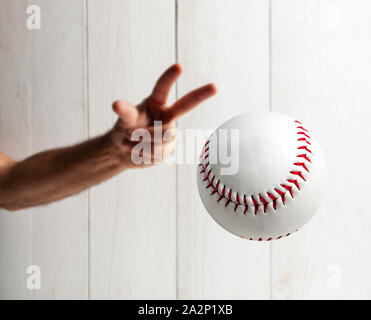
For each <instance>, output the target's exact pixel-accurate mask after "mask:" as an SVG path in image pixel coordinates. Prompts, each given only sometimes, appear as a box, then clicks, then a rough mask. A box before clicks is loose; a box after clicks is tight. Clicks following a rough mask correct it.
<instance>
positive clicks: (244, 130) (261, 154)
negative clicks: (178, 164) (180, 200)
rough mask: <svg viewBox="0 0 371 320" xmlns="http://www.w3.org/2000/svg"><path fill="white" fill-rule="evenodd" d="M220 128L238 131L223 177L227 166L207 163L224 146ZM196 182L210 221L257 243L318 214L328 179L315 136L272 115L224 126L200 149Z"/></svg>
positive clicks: (235, 120)
mask: <svg viewBox="0 0 371 320" xmlns="http://www.w3.org/2000/svg"><path fill="white" fill-rule="evenodd" d="M220 129H227V130H229V131H230V129H239V139H232V140H231V139H228V144H231V145H229V146H228V150H233V148H234V147H238V150H239V153H238V155H237V157H238V160H239V169H238V172H237V173H236V174H233V175H226V174H222V173H221V168H223V167H225V165H224V166H223V165H222V164H221V163H219V162H218V161H213V162H214V163H212V161H210V159H211V158H212V157H211V155H214V157H213V158H215V155H216V154H217V153H216V152H217V151H218V149H219V148H221V147H226V146H220V145H219V146H218V134H217V132H219V131H220ZM228 152H230V151H228ZM232 157H233V154H232ZM217 158H218V157H217ZM234 160H236V159H234ZM197 180H198V189H199V193H200V196H201V199H202V202H203V204H204V205H205V207H206V209H207V211H208V212H209V213H210V215H211V216H212V217H213V219H214V220H215V221H216V222H217V223H218V224H220V225H221V226H222V227H223V228H225V229H226V230H228V231H230V232H231V233H233V234H235V235H238V236H240V237H243V238H247V239H250V240H258V241H262V240H268V241H269V240H274V239H280V238H282V237H285V236H288V235H290V234H292V233H293V232H295V231H297V230H298V229H299V228H300V227H302V226H303V225H304V224H305V223H306V222H307V221H308V220H309V219H310V218H311V217H312V215H313V214H314V213H315V212H316V210H317V208H318V206H319V204H320V202H321V200H322V198H323V195H324V192H325V188H326V181H327V179H326V164H325V159H324V157H323V153H322V151H321V148H320V146H319V144H318V142H317V141H316V140H315V138H314V137H313V134H312V133H311V132H310V131H309V130H308V129H307V128H306V127H305V126H304V125H303V124H302V123H301V122H299V121H297V120H294V119H291V118H289V117H287V116H284V115H282V114H278V113H274V112H251V113H246V114H243V115H239V116H237V117H234V118H232V119H230V120H228V121H227V122H225V123H224V124H222V125H221V126H220V127H219V128H218V129H217V131H216V132H215V133H214V134H212V135H211V136H210V138H209V139H208V140H207V142H206V144H205V146H204V148H203V151H202V154H201V157H200V163H199V166H198V171H197Z"/></svg>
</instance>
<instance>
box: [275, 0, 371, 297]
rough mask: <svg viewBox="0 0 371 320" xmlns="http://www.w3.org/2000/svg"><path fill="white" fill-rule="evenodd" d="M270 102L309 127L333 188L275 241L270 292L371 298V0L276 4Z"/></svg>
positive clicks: (294, 0) (308, 295) (276, 293)
mask: <svg viewBox="0 0 371 320" xmlns="http://www.w3.org/2000/svg"><path fill="white" fill-rule="evenodd" d="M272 4H273V6H272V108H273V110H274V111H279V112H283V113H286V114H288V115H291V116H293V117H296V118H299V119H301V120H302V121H303V122H304V123H306V124H307V125H308V126H310V127H311V128H312V129H313V132H314V134H315V135H316V136H317V138H318V139H319V141H320V142H321V144H322V147H323V149H324V152H325V154H326V156H327V162H328V168H329V176H330V184H329V190H328V195H327V198H326V200H325V202H324V205H323V206H322V207H321V209H320V210H319V212H318V213H317V215H316V216H315V217H314V219H313V220H312V221H311V222H310V223H309V224H308V225H307V226H306V227H305V228H303V229H302V230H301V231H300V232H298V233H296V234H295V235H294V236H293V237H289V238H287V239H284V240H283V241H278V242H274V243H273V263H272V270H273V298H281V299H293V298H297V299H301V298H303V299H315V298H317V299H328V298H332V299H336V298H341V299H344V298H348V299H357V298H360V299H362V298H368V299H369V298H370V294H371V291H370V283H371V275H370V272H369V270H370V267H371V260H370V250H371V241H370V240H371V236H370V232H369V230H370V228H371V220H370V214H371V210H370V209H369V208H368V205H367V204H365V202H366V203H367V201H368V200H369V197H370V194H371V187H370V184H369V182H368V180H370V178H371V173H370V169H369V165H370V152H369V150H368V145H369V142H368V140H369V138H370V136H371V127H370V125H369V121H370V119H371V109H370V101H371V82H370V79H369V75H370V73H371V46H370V44H371V43H370V37H371V19H370V16H369V12H370V10H371V2H370V1H364V0H356V1H334V0H329V1H327V0H326V1H319V0H315V1H312V0H305V1H296V0H284V1H273V2H272Z"/></svg>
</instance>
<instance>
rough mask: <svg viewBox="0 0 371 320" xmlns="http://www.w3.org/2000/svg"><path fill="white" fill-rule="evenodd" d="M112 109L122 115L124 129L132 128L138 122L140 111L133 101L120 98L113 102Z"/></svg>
mask: <svg viewBox="0 0 371 320" xmlns="http://www.w3.org/2000/svg"><path fill="white" fill-rule="evenodd" d="M112 109H113V111H114V112H115V113H116V114H117V115H118V116H119V117H120V119H121V123H122V128H123V129H130V128H132V127H134V126H135V124H136V123H137V121H138V115H139V113H138V110H137V108H136V107H135V106H134V105H132V104H131V103H129V102H126V101H122V100H118V101H115V102H114V103H113V105H112Z"/></svg>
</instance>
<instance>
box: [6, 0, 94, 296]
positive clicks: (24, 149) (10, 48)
mask: <svg viewBox="0 0 371 320" xmlns="http://www.w3.org/2000/svg"><path fill="white" fill-rule="evenodd" d="M28 4H29V1H21V0H18V1H9V0H1V1H0V150H1V151H3V152H5V153H7V154H9V155H10V156H12V157H14V158H16V159H22V158H24V157H25V156H28V155H30V154H32V153H35V152H37V151H40V150H44V149H47V148H54V147H56V146H61V145H66V144H71V143H75V142H77V141H79V140H82V139H84V138H85V132H86V116H85V115H86V104H85V85H84V74H85V65H84V56H85V53H84V30H85V23H84V1H82V0H81V1H76V0H64V1H57V0H54V1H33V2H32V4H37V5H39V6H40V8H41V14H42V16H41V17H42V24H41V27H42V28H41V30H32V31H31V30H28V29H27V28H26V18H27V15H26V8H27V5H28ZM87 253H88V251H87V193H83V194H81V195H79V196H75V197H71V198H69V199H67V200H64V201H61V202H58V203H55V204H50V205H47V206H43V207H38V208H35V209H30V210H24V211H21V212H12V213H10V212H7V211H5V210H1V212H0V257H1V258H0V299H40V298H49V299H54V298H61V299H63V298H72V299H75V298H78V299H83V298H86V297H87V287H88V283H87ZM29 265H38V266H39V267H40V268H41V290H37V291H30V290H28V289H27V288H26V279H27V274H26V269H27V267H28V266H29Z"/></svg>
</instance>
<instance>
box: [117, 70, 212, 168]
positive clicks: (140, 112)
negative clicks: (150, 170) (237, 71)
mask: <svg viewBox="0 0 371 320" xmlns="http://www.w3.org/2000/svg"><path fill="white" fill-rule="evenodd" d="M181 73H182V68H181V66H180V65H179V64H174V65H173V66H171V67H170V68H169V69H167V70H166V71H165V72H164V73H163V74H162V76H161V77H160V78H159V79H158V81H157V83H156V85H155V87H154V89H153V91H152V93H151V95H150V96H149V97H147V98H146V99H145V100H144V101H143V102H142V103H140V104H139V105H138V106H134V105H133V104H131V103H129V102H125V101H121V100H119V101H116V102H114V103H113V105H112V108H113V110H114V112H115V113H116V114H117V115H118V116H119V119H118V120H117V122H116V124H115V126H114V128H113V129H112V131H111V132H110V136H111V138H112V141H113V143H114V145H115V146H116V147H117V148H118V149H119V150H120V152H122V153H123V154H124V155H126V157H125V159H127V163H128V164H131V165H132V166H135V165H134V163H132V161H131V154H132V152H133V150H134V148H135V146H136V145H137V144H138V136H137V135H135V134H134V135H133V132H135V130H137V129H140V131H137V132H143V130H145V131H146V132H147V133H148V134H147V135H143V136H141V138H140V139H141V140H140V141H141V143H142V144H143V143H147V144H150V146H151V148H150V150H151V152H150V154H148V155H146V154H141V155H140V156H141V157H142V158H143V160H144V164H143V165H148V164H149V163H150V164H154V163H157V162H160V161H162V160H163V159H165V158H166V157H167V156H169V155H170V154H171V153H172V152H173V151H174V149H175V146H176V130H175V120H176V119H178V118H179V117H180V116H182V115H183V114H185V113H187V112H189V111H190V110H192V109H193V108H195V107H196V106H198V105H199V104H200V103H201V102H203V101H205V100H206V99H208V98H210V97H211V96H213V95H215V94H216V92H217V89H216V86H215V85H214V84H213V83H210V84H207V85H205V86H202V87H200V88H198V89H195V90H193V91H191V92H189V93H188V94H186V95H185V96H183V97H182V98H180V99H178V100H177V101H175V102H174V103H173V104H172V105H167V99H168V96H169V93H170V90H171V87H172V86H173V84H174V83H175V82H176V80H177V79H178V78H179V76H180V75H181ZM155 121H156V122H157V121H160V122H161V124H162V135H161V138H160V139H158V137H157V135H156V134H154V132H155V128H154V124H155ZM173 128H174V129H173ZM164 132H167V133H169V132H170V134H167V135H166V136H164ZM137 165H138V164H137ZM139 166H140V165H139Z"/></svg>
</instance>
